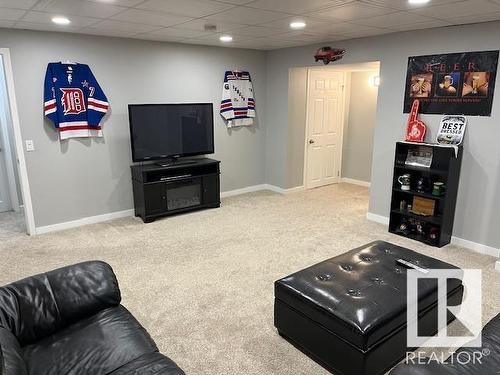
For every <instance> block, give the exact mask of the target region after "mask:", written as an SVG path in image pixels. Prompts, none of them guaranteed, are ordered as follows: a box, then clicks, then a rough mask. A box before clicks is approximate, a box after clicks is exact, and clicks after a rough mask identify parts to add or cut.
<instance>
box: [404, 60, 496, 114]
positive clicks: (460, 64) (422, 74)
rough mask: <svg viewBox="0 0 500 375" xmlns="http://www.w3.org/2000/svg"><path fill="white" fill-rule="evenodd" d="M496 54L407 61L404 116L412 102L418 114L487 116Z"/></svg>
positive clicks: (493, 85)
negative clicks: (416, 102) (415, 102)
mask: <svg viewBox="0 0 500 375" xmlns="http://www.w3.org/2000/svg"><path fill="white" fill-rule="evenodd" d="M497 65H498V51H483V52H463V53H448V54H444V55H427V56H413V57H410V58H408V72H407V75H406V90H405V100H404V108H403V110H404V113H409V112H410V110H411V106H412V103H413V101H414V100H415V99H418V100H419V101H420V113H427V114H448V115H468V116H490V115H491V106H492V104H493V94H494V91H495V79H496V75H497Z"/></svg>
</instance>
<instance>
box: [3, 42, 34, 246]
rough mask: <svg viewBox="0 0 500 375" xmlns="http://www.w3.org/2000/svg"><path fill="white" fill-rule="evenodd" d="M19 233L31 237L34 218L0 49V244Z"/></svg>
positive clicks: (6, 59)
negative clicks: (0, 241) (1, 241)
mask: <svg viewBox="0 0 500 375" xmlns="http://www.w3.org/2000/svg"><path fill="white" fill-rule="evenodd" d="M21 233H27V234H34V218H33V211H32V205H31V196H30V194H29V185H28V175H27V171H26V164H25V160H24V154H23V149H22V140H21V132H20V127H19V117H18V113H17V105H16V100H15V92H14V83H13V74H12V65H11V61H10V54H9V50H8V49H2V48H0V240H6V239H8V238H9V237H12V236H16V235H19V234H21Z"/></svg>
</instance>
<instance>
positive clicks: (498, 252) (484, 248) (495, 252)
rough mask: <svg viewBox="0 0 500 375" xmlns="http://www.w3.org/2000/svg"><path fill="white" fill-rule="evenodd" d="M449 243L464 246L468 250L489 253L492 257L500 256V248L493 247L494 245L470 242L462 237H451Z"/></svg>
mask: <svg viewBox="0 0 500 375" xmlns="http://www.w3.org/2000/svg"><path fill="white" fill-rule="evenodd" d="M451 243H452V244H453V245H457V246H460V247H465V248H467V249H470V250H474V251H475V252H476V253H480V254H485V255H490V256H492V257H496V258H500V249H495V248H494V247H491V246H488V245H483V244H480V243H477V242H472V241H469V240H465V239H463V238H459V237H455V236H452V237H451Z"/></svg>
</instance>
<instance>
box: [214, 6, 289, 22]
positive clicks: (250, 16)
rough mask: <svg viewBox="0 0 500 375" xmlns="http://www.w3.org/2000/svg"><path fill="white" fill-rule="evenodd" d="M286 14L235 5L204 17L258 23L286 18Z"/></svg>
mask: <svg viewBox="0 0 500 375" xmlns="http://www.w3.org/2000/svg"><path fill="white" fill-rule="evenodd" d="M288 16H289V15H288V14H286V13H279V12H271V11H268V10H261V9H254V8H247V7H237V8H232V9H230V10H228V11H225V12H221V13H217V14H214V15H212V16H209V17H205V18H207V19H210V20H216V21H227V20H229V21H231V22H235V23H243V24H247V25H256V24H258V23H263V22H270V21H274V20H277V19H280V18H286V17H288Z"/></svg>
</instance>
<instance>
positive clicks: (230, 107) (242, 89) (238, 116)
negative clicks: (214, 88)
mask: <svg viewBox="0 0 500 375" xmlns="http://www.w3.org/2000/svg"><path fill="white" fill-rule="evenodd" d="M220 114H221V116H222V117H223V118H224V119H225V120H226V123H227V127H228V128H230V127H233V126H248V125H252V124H253V120H254V118H255V99H254V97H253V86H252V79H251V78H250V73H249V72H242V71H231V70H228V71H227V72H226V73H225V74H224V84H223V87H222V100H221V104H220Z"/></svg>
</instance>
